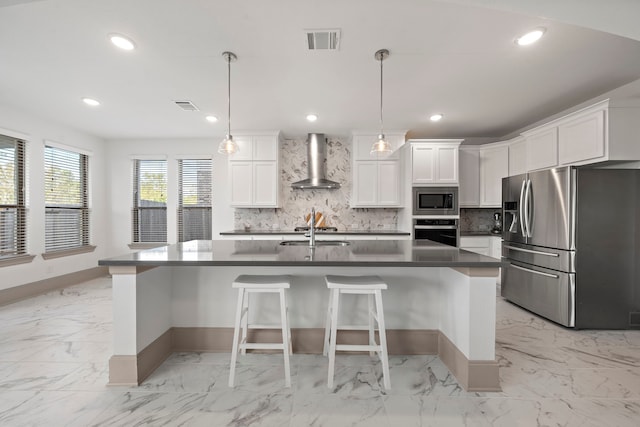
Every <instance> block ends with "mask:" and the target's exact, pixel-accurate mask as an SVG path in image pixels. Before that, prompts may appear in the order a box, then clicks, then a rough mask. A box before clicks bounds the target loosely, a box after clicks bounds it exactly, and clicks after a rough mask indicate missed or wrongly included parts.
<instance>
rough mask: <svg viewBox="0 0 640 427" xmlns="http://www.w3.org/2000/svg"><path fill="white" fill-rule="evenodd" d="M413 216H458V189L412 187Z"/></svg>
mask: <svg viewBox="0 0 640 427" xmlns="http://www.w3.org/2000/svg"><path fill="white" fill-rule="evenodd" d="M413 214H414V215H459V214H460V211H459V209H458V187H413Z"/></svg>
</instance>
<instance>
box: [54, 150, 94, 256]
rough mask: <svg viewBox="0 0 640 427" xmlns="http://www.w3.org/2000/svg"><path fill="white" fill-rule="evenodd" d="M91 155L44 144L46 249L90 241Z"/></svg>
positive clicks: (86, 243)
mask: <svg viewBox="0 0 640 427" xmlns="http://www.w3.org/2000/svg"><path fill="white" fill-rule="evenodd" d="M88 172H89V159H88V156H86V155H85V154H80V153H76V152H73V151H68V150H64V149H61V148H57V147H50V146H45V147H44V178H45V184H44V191H45V252H53V251H60V250H66V249H75V248H80V247H82V246H87V245H89V190H88V189H89V185H88V175H89V173H88Z"/></svg>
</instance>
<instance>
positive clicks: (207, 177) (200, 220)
mask: <svg viewBox="0 0 640 427" xmlns="http://www.w3.org/2000/svg"><path fill="white" fill-rule="evenodd" d="M196 239H200V240H211V159H193V160H187V159H181V160H178V241H179V242H186V241H187V240H196Z"/></svg>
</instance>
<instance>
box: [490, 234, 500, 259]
mask: <svg viewBox="0 0 640 427" xmlns="http://www.w3.org/2000/svg"><path fill="white" fill-rule="evenodd" d="M490 256H492V257H493V258H498V259H500V258H501V257H502V238H501V237H497V236H491V254H490Z"/></svg>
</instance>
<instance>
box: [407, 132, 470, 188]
mask: <svg viewBox="0 0 640 427" xmlns="http://www.w3.org/2000/svg"><path fill="white" fill-rule="evenodd" d="M409 142H410V143H411V181H412V183H413V185H458V149H459V146H460V143H461V142H462V140H461V139H460V140H451V139H449V140H437V139H413V140H409Z"/></svg>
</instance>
